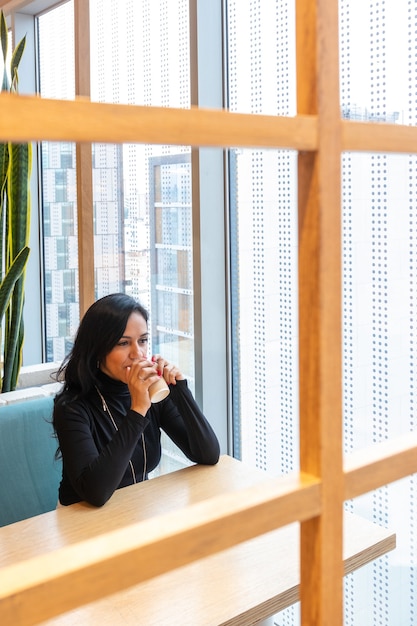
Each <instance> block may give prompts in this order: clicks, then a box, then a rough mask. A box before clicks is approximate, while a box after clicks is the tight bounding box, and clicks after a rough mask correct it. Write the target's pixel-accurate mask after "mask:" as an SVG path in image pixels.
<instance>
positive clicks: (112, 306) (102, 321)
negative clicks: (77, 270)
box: [55, 293, 149, 404]
mask: <svg viewBox="0 0 417 626" xmlns="http://www.w3.org/2000/svg"><path fill="white" fill-rule="evenodd" d="M134 312H137V313H139V314H140V315H142V317H143V318H144V320H145V322H146V323H147V322H148V317H149V316H148V312H147V310H146V309H145V308H144V307H143V306H142V305H141V304H140V303H139V302H137V301H136V300H135V299H134V298H131V297H130V296H127V295H126V294H124V293H113V294H110V295H108V296H104V298H100V300H97V301H96V302H94V304H92V305H91V306H90V308H89V309H88V310H87V311H86V313H85V314H84V317H83V318H82V320H81V322H80V325H79V327H78V331H77V334H76V337H75V340H74V345H73V347H72V350H71V352H70V353H69V354H68V355H67V356H66V358H65V359H64V361H63V363H62V364H61V366H60V368H59V369H58V372H57V379H58V380H60V381H63V382H64V385H63V388H62V390H61V391H60V392H59V393H58V394H57V395H56V398H55V402H56V403H58V404H59V403H61V402H65V400H67V399H68V400H69V399H74V398H80V397H83V396H85V395H86V394H87V393H88V392H89V391H90V390H91V389H92V388H93V387H94V385H95V384H96V381H97V370H98V366H99V363H100V361H101V360H102V359H104V357H105V356H107V354H108V353H109V352H110V351H111V350H112V349H113V348H114V346H115V345H116V344H117V342H118V341H119V339H120V337H122V336H123V333H124V330H125V328H126V325H127V321H128V319H129V317H130V316H131V314H132V313H134Z"/></svg>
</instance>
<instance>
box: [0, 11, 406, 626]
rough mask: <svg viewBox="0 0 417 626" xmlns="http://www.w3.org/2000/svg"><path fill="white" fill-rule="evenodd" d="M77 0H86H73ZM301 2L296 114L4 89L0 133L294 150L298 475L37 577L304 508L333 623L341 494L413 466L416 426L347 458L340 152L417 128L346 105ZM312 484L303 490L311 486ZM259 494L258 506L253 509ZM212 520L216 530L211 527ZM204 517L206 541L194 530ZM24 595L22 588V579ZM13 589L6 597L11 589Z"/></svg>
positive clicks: (313, 585)
mask: <svg viewBox="0 0 417 626" xmlns="http://www.w3.org/2000/svg"><path fill="white" fill-rule="evenodd" d="M3 4H6V7H7V4H8V3H3ZM9 4H11V5H13V2H11V3H9ZM15 4H16V3H15ZM17 4H19V3H17ZM80 4H81V5H82V4H83V3H82V2H81V3H80V2H76V5H80ZM85 4H87V3H85ZM296 6H297V50H298V54H297V58H298V59H302V63H301V62H300V61H299V63H298V67H297V82H298V92H297V94H298V95H297V99H298V112H299V114H298V115H297V116H295V117H293V118H285V117H282V118H278V117H268V116H257V115H239V114H233V113H228V112H227V111H214V110H200V109H198V108H192V109H190V110H175V109H166V108H163V109H162V108H153V107H152V108H151V107H136V106H123V105H106V104H97V103H92V102H90V101H89V100H88V98H85V97H78V98H77V99H76V100H75V101H74V102H68V101H65V102H64V101H52V100H43V99H41V98H37V97H27V96H13V95H8V94H2V95H0V120H1V123H0V141H4V140H16V141H19V140H25V141H30V140H35V141H36V140H40V139H45V140H53V141H57V140H70V141H76V142H79V143H84V144H86V145H87V144H88V143H90V142H95V141H101V142H112V143H117V142H130V143H133V142H140V143H142V142H143V143H164V144H170V143H172V144H178V143H181V144H189V145H191V146H223V147H227V146H245V147H254V146H256V147H271V148H272V147H274V148H282V147H285V148H292V149H294V150H297V151H298V153H299V160H298V177H299V233H300V239H299V250H300V251H299V255H300V256H299V301H300V311H299V317H300V442H301V443H300V446H301V447H300V463H301V471H302V473H301V475H300V477H299V478H297V480H295V482H293V484H292V486H291V488H290V492H289V493H286V494H285V495H283V494H282V489H283V486H284V485H287V484H288V483H287V482H286V481H285V480H283V481H275V482H274V483H273V487H272V489H271V491H269V490H265V491H262V492H260V493H257V494H254V493H252V492H251V491H246V492H244V493H242V494H240V497H239V498H234V499H233V500H231V501H229V500H228V501H224V500H221V498H220V499H219V501H218V502H216V508H215V511H216V515H215V519H213V518H212V517H213V512H212V511H209V510H206V509H207V507H206V509H205V507H201V506H200V507H198V508H196V509H195V510H193V511H192V512H191V513H192V514H191V516H189V517H188V518H187V519H184V518H183V517H181V515H176V516H175V520H174V519H171V520H170V521H171V522H172V525H170V530H169V531H168V532H167V531H166V530H164V531H162V529H161V528H159V527H157V528H156V529H155V535H154V540H153V541H152V542H151V543H150V545H148V546H146V548H145V546H142V545H140V542H139V541H138V538H137V534H136V529H135V528H134V527H133V528H126V529H123V531H120V533H118V534H117V536H114V539H115V541H114V542H113V543H112V546H113V547H112V548H111V549H110V548H109V546H108V545H107V543H106V544H105V542H104V540H103V539H101V540H100V541H99V540H98V539H97V542H96V544H97V545H96V546H93V547H92V552H88V554H87V553H86V552H81V551H77V553H76V554H72V555H68V557H69V558H68V561H66V562H65V563H61V564H60V569H59V572H58V570H57V569H56V567H57V563H55V564H54V563H53V562H52V561H53V557H49V558H48V559H47V561H48V563H49V565H48V567H50V569H49V572H50V575H49V576H47V575H46V574H45V580H44V581H43V583H42V584H45V588H47V589H52V590H55V589H56V588H57V586H58V587H59V582H58V578H59V580H61V579H62V580H64V581H65V584H72V583H73V582H75V581H78V582H79V583H80V585H82V584H84V583H85V582H86V581H88V576H89V574H88V572H91V571H92V570H94V571H95V572H97V571H99V572H100V573H102V574H103V575H105V574H106V572H108V571H109V569H111V568H112V567H113V565H114V563H116V562H117V566H118V568H119V570H120V571H123V570H124V568H128V567H129V562H130V557H131V555H132V554H133V553H135V552H137V551H141V550H144V549H146V550H148V551H149V554H152V556H153V557H155V558H154V561H155V562H158V560H159V558H158V555H161V554H164V555H165V557H166V556H167V554H168V555H171V556H172V558H168V559H167V558H164V561H163V565H161V567H160V568H159V572H160V571H161V568H162V567H163V568H164V571H166V570H167V569H170V568H175V567H178V566H179V565H181V562H179V561H178V559H176V558H174V552H175V544H176V543H177V542H178V541H179V540H180V541H181V546H182V551H183V552H184V554H188V559H189V560H191V559H197V558H200V557H201V556H203V555H204V554H208V553H214V552H216V551H217V550H221V549H223V548H224V547H225V545H224V542H219V540H218V537H219V534H223V535H224V528H225V527H227V528H228V529H229V530H230V533H231V536H233V537H234V539H233V542H235V543H238V542H239V541H243V540H244V538H245V537H244V536H243V535H242V534H234V533H235V532H236V529H237V528H241V527H242V523H243V522H244V523H245V525H246V527H247V528H250V534H251V536H254V535H256V534H262V533H264V532H266V531H267V530H268V529H270V528H273V527H279V526H280V525H283V524H285V523H288V522H291V521H296V520H300V521H302V522H303V523H302V531H301V606H302V624H303V625H304V626H307V625H308V626H310V625H311V624H323V625H324V624H331V625H332V626H336V625H337V624H342V623H343V597H342V579H343V567H342V510H343V502H344V500H345V499H347V498H352V497H355V496H358V495H360V494H362V493H365V492H367V491H369V490H372V489H375V488H377V487H379V486H381V485H383V484H386V483H389V482H392V481H395V480H398V479H399V478H401V477H404V476H407V475H409V474H411V473H414V472H415V471H416V470H417V461H416V459H417V436H416V435H414V434H412V435H408V436H407V437H406V438H403V439H400V440H397V441H389V442H386V443H384V444H381V445H379V446H375V447H374V448H373V449H372V453H370V452H369V451H364V452H362V453H360V454H355V455H351V457H349V458H347V459H346V460H345V463H343V455H342V442H341V440H342V407H341V380H342V377H341V311H340V302H341V297H340V292H341V268H340V259H341V243H340V232H341V229H340V219H341V209H340V206H341V199H340V188H341V185H340V177H341V174H340V167H341V155H342V153H343V151H345V150H349V151H369V152H374V151H382V152H404V153H416V152H417V128H412V127H404V126H402V127H401V126H393V125H385V124H367V123H363V122H350V121H344V120H342V119H341V117H340V106H339V95H338V94H339V70H338V56H337V51H338V37H337V31H338V15H337V10H338V2H337V0H297V2H296ZM81 15H82V11H80V12H76V21H78V20H80V19H81V17H80V16H81ZM77 16H78V17H77ZM77 26H80V24H79V23H78V24H76V29H77ZM81 32H84V31H81V29H79V33H80V36H82V35H81ZM83 36H86V35H85V33H84V35H83ZM80 46H81V44H80ZM80 49H81V48H80ZM80 71H81V70H80ZM81 93H82V89H81V88H80V94H81ZM84 95H85V94H84ZM16 120H18V122H16ZM88 193H90V192H88ZM90 199H91V198H90ZM87 206H88V194H87V197H86V200H85V203H84V202H82V203H81V204H80V214H79V218H80V220H81V221H82V223H84V224H85V222H83V220H84V219H86V220H87V224H88V223H90V216H89V214H88V209H87V208H86V207H87ZM91 206H92V205H91ZM89 228H90V226H87V227H85V226H84V227H82V230H81V235H80V236H81V243H82V247H83V246H84V247H87V244H86V241H84V237H86V238H88V240H90V239H91V234H90V232H89ZM85 229H86V230H85ZM86 232H87V234H85V233H86ZM88 245H89V244H88ZM90 251H91V249H90ZM92 263H93V260H92V259H91V254H90V255H88V253H86V256H85V258H84V265H83V279H82V280H81V281H80V282H81V284H82V291H83V302H84V305H85V304H87V303H88V301H89V300H91V298H92V296H93V294H92V287H91V282H89V283H88V284H87V283H86V282H84V281H85V280H86V278H85V277H86V276H88V275H91V274H92V272H93V268H92V265H91V264H92ZM307 442H308V445H307ZM308 494H310V495H311V497H307V495H308ZM255 495H256V497H255ZM255 500H256V504H255ZM257 507H258V508H257ZM259 507H261V509H262V515H259V514H258V513H259ZM189 513H190V511H189ZM266 520H268V523H267V524H266V523H265V521H266ZM220 528H221V529H222V533H219V532H218V531H219V529H220ZM203 529H204V545H202V544H201V540H199V537H200V536H201V533H200V531H201V530H203ZM108 539H110V537H108ZM228 545H230V541H229V542H228ZM84 547H85V546H84ZM91 554H93V557H92V556H91ZM70 557H71V558H70ZM182 562H184V558H183V559H182ZM161 563H162V561H161ZM70 565H71V567H70ZM46 566H47V564H46V563H45V567H46ZM18 570H19V568H18V567H17V568H16V576H17V577H16V580H15V586H14V587H13V585H11V588H10V594H11V597H12V595H13V592H14V591H16V588H17V587H16V585H17V584H18V581H19V579H20V580H21V578H22V577H24V576H26V580H27V584H28V585H29V587H30V585H31V584H33V587H32V589H35V587H36V585H37V584H40V578H39V571H38V570H37V569H36V568H35V569H34V571H33V572H31V573H30V577H29V578H31V579H30V580H29V579H28V575H25V573H24V572H19V571H18ZM45 571H48V570H45ZM127 571H128V569H127ZM155 573H156V572H153V574H155ZM47 578H48V580H47ZM13 590H14V591H13ZM111 590H112V589H111V585H110V586H109V585H107V586H103V587H101V588H100V589H97V590H96V593H97V596H98V595H100V594H101V593H109V592H110V591H111ZM113 590H114V589H113ZM27 597H28V599H30V597H31V595H30V593H28V596H27ZM10 602H11V605H12V599H11V600H10Z"/></svg>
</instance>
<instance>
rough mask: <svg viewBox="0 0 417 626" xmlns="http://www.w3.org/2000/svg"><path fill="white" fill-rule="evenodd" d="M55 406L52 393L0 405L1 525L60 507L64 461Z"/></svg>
mask: <svg viewBox="0 0 417 626" xmlns="http://www.w3.org/2000/svg"><path fill="white" fill-rule="evenodd" d="M52 408H53V397H52V396H47V397H44V398H33V399H28V400H24V401H22V402H16V403H14V404H8V405H6V406H2V407H0V526H5V525H6V524H11V523H13V522H17V521H19V520H22V519H26V518H28V517H32V516H34V515H39V514H40V513H46V512H47V511H51V510H52V509H54V508H55V507H56V504H57V501H58V486H59V482H60V479H61V461H60V460H59V461H57V460H55V458H54V456H55V451H56V449H57V440H56V439H55V437H54V436H53V427H52V424H51V418H52Z"/></svg>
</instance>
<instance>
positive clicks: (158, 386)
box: [149, 376, 169, 402]
mask: <svg viewBox="0 0 417 626" xmlns="http://www.w3.org/2000/svg"><path fill="white" fill-rule="evenodd" d="M168 395H169V387H168V385H167V384H166V382H165V378H164V377H163V376H161V378H160V379H159V380H157V381H156V382H155V383H153V384H152V385H151V386H150V387H149V397H150V399H151V402H160V401H161V400H163V399H164V398H166V397H167V396H168Z"/></svg>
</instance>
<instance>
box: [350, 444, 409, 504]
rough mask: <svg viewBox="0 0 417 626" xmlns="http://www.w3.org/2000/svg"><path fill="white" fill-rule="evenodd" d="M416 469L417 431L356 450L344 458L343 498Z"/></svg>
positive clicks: (392, 480)
mask: <svg viewBox="0 0 417 626" xmlns="http://www.w3.org/2000/svg"><path fill="white" fill-rule="evenodd" d="M416 472H417V433H416V432H412V433H407V434H405V435H403V436H402V437H398V438H396V439H390V440H387V441H383V442H381V443H378V444H375V445H374V446H372V447H367V448H365V449H364V450H358V451H356V452H352V453H351V454H349V455H347V456H346V458H345V489H344V496H343V497H344V499H345V500H350V499H351V498H356V497H358V496H361V495H362V494H364V493H367V492H368V491H373V490H374V489H378V488H379V487H382V486H384V485H387V484H388V483H392V482H394V481H396V480H400V479H401V478H405V477H406V476H408V475H410V474H414V473H416Z"/></svg>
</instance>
